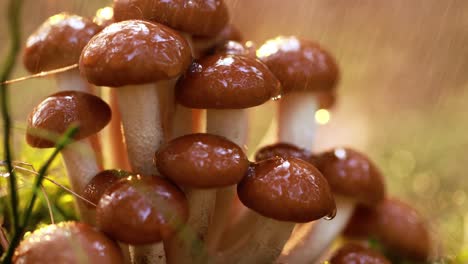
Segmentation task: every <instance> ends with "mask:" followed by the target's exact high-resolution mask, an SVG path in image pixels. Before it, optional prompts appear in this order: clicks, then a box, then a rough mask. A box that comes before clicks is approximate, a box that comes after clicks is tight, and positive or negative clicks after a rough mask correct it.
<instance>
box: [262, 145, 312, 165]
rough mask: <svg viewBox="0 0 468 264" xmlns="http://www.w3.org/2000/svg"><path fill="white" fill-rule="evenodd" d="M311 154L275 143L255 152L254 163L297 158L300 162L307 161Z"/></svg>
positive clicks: (293, 146)
mask: <svg viewBox="0 0 468 264" xmlns="http://www.w3.org/2000/svg"><path fill="white" fill-rule="evenodd" d="M311 155H312V154H311V153H310V152H309V151H308V150H306V149H303V148H300V147H298V146H296V145H293V144H289V143H282V142H280V143H276V144H273V145H268V146H265V147H263V148H261V149H259V150H258V151H257V153H256V154H255V161H262V160H266V159H271V158H274V157H281V158H285V159H287V158H297V159H302V160H306V161H307V160H309V159H310V157H311Z"/></svg>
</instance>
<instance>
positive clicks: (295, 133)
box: [278, 92, 317, 150]
mask: <svg viewBox="0 0 468 264" xmlns="http://www.w3.org/2000/svg"><path fill="white" fill-rule="evenodd" d="M316 110H317V100H316V97H315V95H314V94H313V93H311V92H292V93H288V94H285V95H283V97H282V98H281V100H280V101H279V113H278V124H279V127H278V138H279V142H288V143H291V144H294V145H296V146H298V147H301V148H305V149H307V150H311V149H312V145H313V143H314V138H315V130H316V123H315V111H316Z"/></svg>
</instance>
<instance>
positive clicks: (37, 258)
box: [13, 222, 124, 264]
mask: <svg viewBox="0 0 468 264" xmlns="http://www.w3.org/2000/svg"><path fill="white" fill-rule="evenodd" d="M13 263H15V264H39V263H69V264H79V263H90V264H98V263H99V264H123V263H124V262H123V258H122V253H121V252H120V249H119V247H118V246H117V244H116V243H115V242H113V241H112V240H110V239H109V238H107V237H106V236H105V235H104V234H102V233H101V232H98V231H96V230H94V229H93V228H92V227H91V226H88V225H86V224H83V223H79V222H62V223H59V224H55V225H48V226H45V227H42V228H40V229H37V230H35V231H34V232H32V233H31V235H29V236H27V237H26V238H25V239H24V240H23V241H22V242H21V243H20V244H19V246H18V247H17V248H16V250H15V255H14V256H13Z"/></svg>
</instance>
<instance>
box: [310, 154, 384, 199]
mask: <svg viewBox="0 0 468 264" xmlns="http://www.w3.org/2000/svg"><path fill="white" fill-rule="evenodd" d="M317 168H318V169H319V170H320V172H321V173H322V174H323V176H325V178H327V180H328V183H329V184H330V187H331V189H332V191H333V193H336V194H341V195H343V196H346V197H350V198H353V199H355V200H357V202H358V203H362V204H366V205H371V206H372V205H376V204H377V203H379V202H380V201H382V200H383V199H384V197H385V183H384V179H383V176H382V174H381V173H380V171H379V170H378V169H377V167H376V166H375V165H374V164H373V163H372V161H370V160H369V159H368V158H367V157H366V156H365V155H364V154H362V153H360V152H357V151H355V150H352V149H349V148H335V149H332V150H330V151H327V152H324V153H323V154H321V155H320V156H319V160H318V164H317Z"/></svg>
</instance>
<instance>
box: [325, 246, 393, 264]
mask: <svg viewBox="0 0 468 264" xmlns="http://www.w3.org/2000/svg"><path fill="white" fill-rule="evenodd" d="M350 263H357V264H391V262H390V260H388V259H387V258H386V257H385V256H383V255H382V254H380V253H379V252H377V251H375V250H372V249H370V248H367V247H364V246H362V245H359V244H356V243H348V244H345V245H344V246H342V247H341V248H340V249H338V250H337V251H336V252H335V253H334V254H333V256H332V258H331V259H330V264H350Z"/></svg>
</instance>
